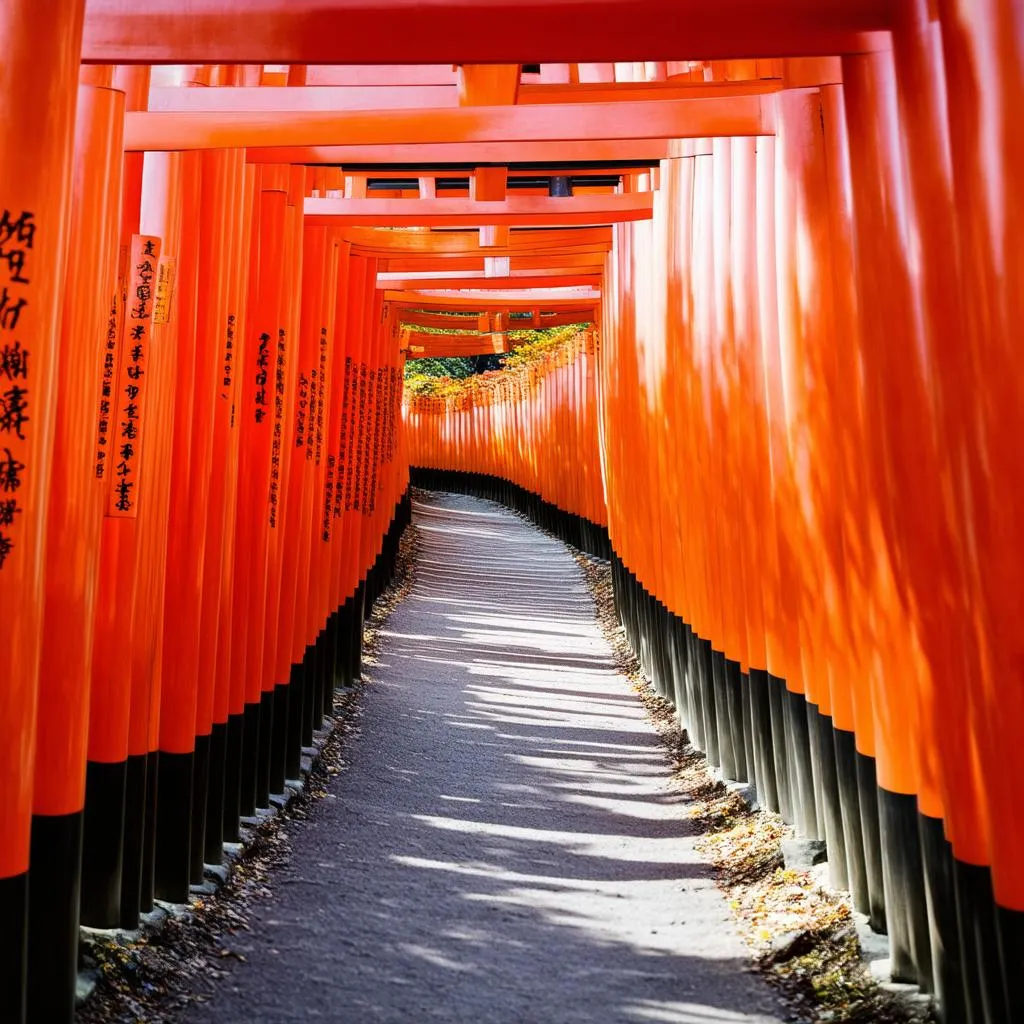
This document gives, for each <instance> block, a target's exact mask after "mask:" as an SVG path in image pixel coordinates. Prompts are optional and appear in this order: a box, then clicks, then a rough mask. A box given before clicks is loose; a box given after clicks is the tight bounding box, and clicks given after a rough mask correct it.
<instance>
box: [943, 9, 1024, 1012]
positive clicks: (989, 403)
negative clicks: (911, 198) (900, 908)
mask: <svg viewBox="0 0 1024 1024" xmlns="http://www.w3.org/2000/svg"><path fill="white" fill-rule="evenodd" d="M937 8H938V12H939V16H940V19H941V26H942V35H941V39H942V46H943V53H944V58H945V69H946V77H947V88H946V91H945V92H946V109H947V114H948V118H949V130H950V142H951V162H952V168H953V188H954V197H955V211H956V227H957V237H958V244H959V254H960V266H961V277H962V289H963V296H964V301H963V303H962V314H963V316H964V320H965V325H966V336H965V337H964V338H962V339H961V345H962V346H963V347H964V352H963V354H964V355H966V359H965V363H966V365H964V363H961V364H960V365H959V367H958V366H957V363H955V362H952V363H949V364H948V365H949V368H950V370H951V371H953V372H955V370H956V369H957V368H960V369H961V370H966V371H967V372H966V373H964V374H963V376H962V377H961V380H960V382H959V387H953V384H954V381H953V379H952V376H953V374H952V373H949V374H944V376H946V379H947V380H948V382H949V384H950V387H949V388H948V389H947V394H948V395H949V396H950V397H951V399H952V404H951V405H950V408H949V418H948V419H947V424H948V426H949V427H950V428H952V429H951V442H952V443H953V445H954V449H955V450H956V451H957V454H958V456H959V458H960V459H962V462H961V463H960V465H961V471H962V472H964V473H965V475H966V483H965V484H961V500H963V501H964V502H965V505H966V508H967V510H968V522H969V523H970V525H971V533H970V540H971V543H970V546H969V548H968V550H967V555H968V558H967V562H966V566H965V569H966V576H967V580H968V583H969V587H970V589H969V602H970V604H969V607H970V612H971V615H970V620H969V622H968V623H967V626H968V628H969V630H970V634H971V640H972V641H973V642H974V644H976V646H977V649H978V664H977V666H976V667H975V668H974V669H973V670H972V671H969V673H968V674H967V676H966V678H963V679H961V680H960V681H959V682H960V685H962V686H965V687H966V689H967V692H968V694H969V696H970V701H971V707H972V709H973V712H972V727H973V728H972V733H973V744H972V748H973V749H972V752H971V753H972V758H974V759H975V760H976V761H977V762H978V764H979V767H980V772H979V775H980V779H981V780H982V782H983V785H982V787H981V788H982V794H983V796H984V804H985V808H986V810H987V812H988V814H987V818H988V823H989V829H990V831H989V856H990V864H991V883H992V886H993V889H994V896H995V903H996V924H997V927H998V937H999V953H1000V959H1001V963H1002V975H1003V978H1002V980H1003V994H1004V997H1005V1002H1004V1003H1003V1004H1000V1002H999V1000H998V999H997V998H996V994H995V992H994V991H993V990H994V987H995V986H993V985H992V984H984V985H983V986H982V989H981V991H978V992H976V994H977V996H978V997H980V998H981V999H982V1000H983V1001H984V1005H985V1013H986V1017H985V1020H986V1021H989V1020H1016V1019H1018V1018H1020V1017H1021V1016H1022V1015H1024V970H1022V965H1024V823H1022V821H1021V817H1020V815H1019V814H1016V813H1007V809H1008V808H1010V807H1014V806H1016V805H1017V802H1018V796H1017V795H1016V793H1015V791H1014V786H1015V780H1016V779H1018V778H1019V777H1020V774H1021V771H1022V764H1024V744H1022V743H1021V742H1020V722H1021V721H1022V719H1024V686H1022V666H1024V647H1022V634H1021V631H1020V629H1019V628H1018V627H1017V626H1016V625H1015V623H1016V624H1019V622H1020V621H1021V615H1022V606H1021V593H1022V592H1021V587H1020V581H1019V577H1018V575H1017V573H1016V566H1017V565H1018V564H1019V560H1020V558H1019V552H1020V551H1021V549H1022V546H1024V529H1022V525H1021V521H1020V516H1019V509H1020V507H1021V500H1022V490H1021V488H1022V479H1024V474H1022V473H1021V464H1020V446H1019V444H1018V443H1017V439H1018V438H1019V437H1020V436H1021V432H1022V422H1024V401H1022V387H1021V375H1020V346H1019V325H1020V323H1021V318H1022V314H1024V297H1022V293H1024V262H1022V260H1021V247H1020V238H1021V231H1022V228H1024V212H1022V211H1024V128H1022V125H1021V121H1020V117H1019V109H1020V104H1021V102H1022V97H1024V58H1022V50H1021V39H1022V32H1024V26H1022V22H1021V9H1020V4H1019V3H1017V2H1016V0H978V2H977V3H967V2H965V0H940V2H939V3H938V5H937ZM960 403H963V404H960ZM958 404H960V410H962V409H964V408H966V409H967V410H969V416H968V417H966V418H965V417H963V416H958V412H959V411H960V410H958V408H957V405H958ZM957 423H958V424H959V430H961V431H963V432H964V434H965V435H966V436H965V437H963V438H962V439H961V438H959V437H958V436H957V431H956V427H957ZM958 461H959V460H958ZM961 479H963V477H961ZM966 797H967V794H963V796H961V797H959V799H961V800H962V799H964V798H966ZM956 871H957V876H958V885H959V909H960V911H961V914H962V916H963V917H964V918H965V920H966V923H967V925H968V928H969V929H970V930H971V931H973V932H974V933H975V934H976V935H979V936H981V937H982V939H983V941H982V942H981V943H980V944H979V945H978V946H977V960H978V962H979V963H980V965H981V966H982V979H984V981H990V980H991V974H990V972H989V971H988V970H987V968H988V967H989V965H990V964H991V963H992V955H991V954H992V950H991V947H990V946H989V945H988V944H987V942H985V941H984V937H985V936H986V935H987V933H988V922H987V921H986V920H985V916H984V915H985V909H984V908H985V906H986V903H987V901H988V898H989V877H988V873H987V872H985V871H984V869H983V868H981V867H979V866H977V865H972V864H971V863H970V862H968V861H966V860H961V858H960V856H959V855H958V857H957V862H956ZM964 937H965V938H968V939H969V938H970V936H969V935H967V936H964ZM965 955H968V950H967V948H966V947H965ZM1000 1014H1002V1016H1000Z"/></svg>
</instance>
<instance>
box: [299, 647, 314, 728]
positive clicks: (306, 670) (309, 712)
mask: <svg viewBox="0 0 1024 1024" xmlns="http://www.w3.org/2000/svg"><path fill="white" fill-rule="evenodd" d="M301 670H302V745H303V746H304V747H311V746H312V745H313V730H314V729H315V728H316V724H315V721H314V720H315V718H316V697H315V694H316V649H315V647H314V646H313V645H312V644H310V645H309V646H307V647H306V654H305V656H304V657H303V659H302V666H301Z"/></svg>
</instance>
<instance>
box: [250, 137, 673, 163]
mask: <svg viewBox="0 0 1024 1024" xmlns="http://www.w3.org/2000/svg"><path fill="white" fill-rule="evenodd" d="M668 155H669V140H668V139H605V138H600V139H588V140H586V141H583V142H565V141H562V142H554V141H542V142H435V143H413V144H410V145H404V146H403V145H390V144H380V145H377V144H374V145H364V144H353V143H345V144H339V145H330V146H280V145H264V146H257V147H250V148H249V149H248V151H247V153H246V159H248V161H249V163H268V164H386V163H392V164H432V163H437V164H475V163H495V164H511V163H515V162H517V161H518V162H521V163H552V162H558V163H564V162H570V161H577V160H579V161H583V160H588V161H594V162H597V163H617V162H630V163H632V162H646V163H657V162H658V161H659V160H663V159H664V158H665V157H667V156H668Z"/></svg>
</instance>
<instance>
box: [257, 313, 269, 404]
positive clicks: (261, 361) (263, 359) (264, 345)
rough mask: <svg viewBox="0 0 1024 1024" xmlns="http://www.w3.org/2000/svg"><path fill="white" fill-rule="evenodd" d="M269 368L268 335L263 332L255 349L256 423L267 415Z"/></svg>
mask: <svg viewBox="0 0 1024 1024" xmlns="http://www.w3.org/2000/svg"><path fill="white" fill-rule="evenodd" d="M269 366H270V335H269V334H267V333H266V331H264V332H263V334H261V335H260V343H259V345H258V346H257V348H256V422H257V423H262V422H263V420H264V419H265V418H266V415H267V379H268V376H267V368H268V367H269Z"/></svg>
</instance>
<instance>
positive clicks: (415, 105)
mask: <svg viewBox="0 0 1024 1024" xmlns="http://www.w3.org/2000/svg"><path fill="white" fill-rule="evenodd" d="M781 88H782V81H781V79H767V80H763V81H751V82H685V83H682V84H677V83H675V82H617V83H612V84H607V85H578V84H570V85H533V86H530V85H523V86H521V87H520V89H519V98H518V103H519V104H520V106H524V105H541V104H561V103H619V102H631V103H635V102H638V101H650V100H659V101H660V100H673V99H676V100H682V99H710V98H713V97H717V98H724V97H731V96H752V95H765V94H768V93H773V92H777V91H778V90H779V89H781ZM457 106H459V96H458V90H457V88H456V86H454V85H423V86H420V87H419V88H416V89H410V88H409V87H408V86H404V85H393V86H380V85H378V86H367V85H351V86H323V85H312V86H297V87H295V88H290V89H267V88H260V87H256V88H245V87H240V88H223V89H185V88H182V87H180V86H154V87H153V88H151V89H150V91H149V109H150V110H152V111H157V110H159V111H176V112H180V113H189V112H196V111H204V110H205V111H221V112H228V111H242V110H247V111H265V112H268V113H269V112H283V111H301V110H323V111H332V110H333V111H342V110H422V109H429V108H445V107H449V108H450V107H457Z"/></svg>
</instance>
